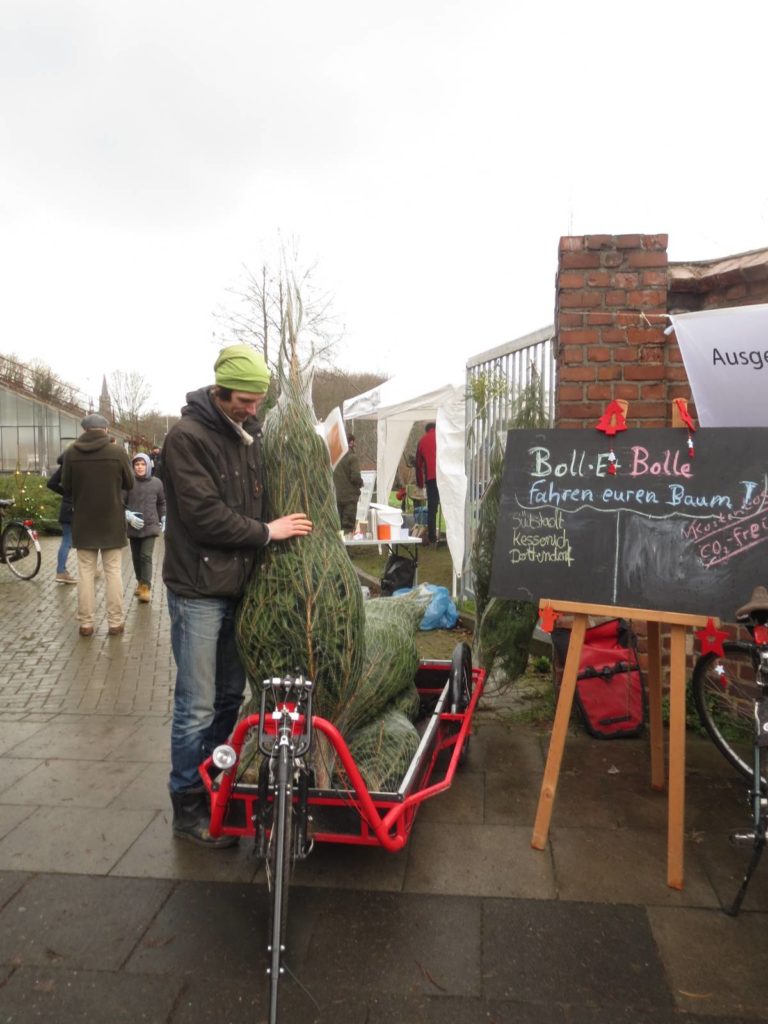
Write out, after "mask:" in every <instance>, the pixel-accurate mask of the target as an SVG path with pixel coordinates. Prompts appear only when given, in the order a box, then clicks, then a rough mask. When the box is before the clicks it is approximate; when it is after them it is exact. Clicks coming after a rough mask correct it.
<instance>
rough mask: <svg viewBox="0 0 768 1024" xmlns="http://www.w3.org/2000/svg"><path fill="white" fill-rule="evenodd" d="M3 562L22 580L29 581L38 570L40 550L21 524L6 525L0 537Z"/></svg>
mask: <svg viewBox="0 0 768 1024" xmlns="http://www.w3.org/2000/svg"><path fill="white" fill-rule="evenodd" d="M0 543H1V544H2V551H3V561H4V562H5V564H6V565H7V566H8V568H9V569H10V570H11V572H12V573H13V574H14V576H18V577H19V579H22V580H31V579H32V577H33V576H37V573H38V570H39V569H40V549H39V547H38V545H37V544H35V541H34V539H33V537H32V535H31V534H30V532H29V530H28V529H27V528H26V526H24V524H23V523H8V525H7V526H6V527H5V528H4V529H3V533H2V536H1V537H0Z"/></svg>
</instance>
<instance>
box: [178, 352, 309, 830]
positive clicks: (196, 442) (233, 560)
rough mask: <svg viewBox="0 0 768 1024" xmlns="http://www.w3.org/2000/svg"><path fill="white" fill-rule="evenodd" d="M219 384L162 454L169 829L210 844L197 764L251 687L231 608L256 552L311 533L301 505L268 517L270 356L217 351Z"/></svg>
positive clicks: (192, 397) (192, 409)
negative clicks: (169, 665) (171, 684)
mask: <svg viewBox="0 0 768 1024" xmlns="http://www.w3.org/2000/svg"><path fill="white" fill-rule="evenodd" d="M214 371H215V380H216V383H215V385H214V386H213V387H205V388H200V389H199V390H198V391H192V392H190V393H189V394H188V395H187V404H186V405H185V406H184V408H183V409H182V411H181V419H180V420H179V421H178V423H176V424H175V425H174V426H173V427H172V428H171V430H170V431H169V433H168V436H167V437H166V439H165V444H164V445H163V450H162V453H161V465H162V469H161V476H162V481H163V484H164V486H165V496H166V509H167V512H166V515H167V518H166V531H165V557H164V560H163V581H164V582H165V585H166V588H167V597H168V611H169V613H170V616H171V646H172V648H173V655H174V658H175V660H176V669H177V672H176V689H175V693H174V706H173V723H172V726H171V774H170V782H169V789H170V793H171V803H172V804H173V834H174V835H175V836H177V837H178V838H180V839H188V840H191V841H192V842H195V843H198V844H200V845H203V846H208V847H212V848H218V847H223V846H231V845H232V843H233V842H236V841H237V838H236V837H233V836H220V837H219V838H217V839H213V838H212V837H211V835H210V833H209V831H208V825H209V809H208V801H207V791H206V790H205V788H204V787H203V786H202V785H201V782H200V774H199V771H198V769H199V766H200V764H201V763H202V762H203V761H204V760H205V758H206V757H207V756H208V754H210V753H211V751H212V750H213V749H214V748H215V747H216V746H217V745H218V744H220V743H223V742H224V741H225V740H227V739H228V737H229V734H230V732H231V731H232V728H233V727H234V724H235V721H236V720H237V713H238V709H239V707H240V703H241V701H242V697H243V691H244V690H245V670H244V668H243V666H242V664H241V663H240V659H239V657H238V654H237V648H236V646H235V611H236V608H237V603H238V601H239V599H240V598H241V597H242V595H243V592H244V590H245V586H246V583H247V582H248V579H249V577H250V575H251V572H252V571H253V567H254V559H255V555H256V551H257V549H258V548H260V547H263V546H264V545H265V544H269V543H276V542H279V541H283V540H288V539H289V538H290V537H301V536H304V535H305V534H308V533H309V532H310V531H311V530H312V523H311V521H310V520H309V519H308V517H307V516H306V515H305V514H304V513H303V512H296V513H294V514H292V515H287V516H282V517H281V518H279V519H275V520H273V521H272V522H269V523H265V522H263V521H262V501H263V484H262V465H261V427H260V425H259V421H258V420H257V419H256V416H257V414H258V411H259V409H260V407H261V405H262V403H263V401H264V397H265V394H266V391H267V387H268V386H269V370H268V368H267V364H266V362H265V361H264V359H263V357H262V356H261V355H259V353H257V352H256V351H255V349H253V348H251V347H250V346H249V345H230V346H229V347H228V348H225V349H223V350H222V351H221V352H220V353H219V357H218V359H217V360H216V363H215V366H214Z"/></svg>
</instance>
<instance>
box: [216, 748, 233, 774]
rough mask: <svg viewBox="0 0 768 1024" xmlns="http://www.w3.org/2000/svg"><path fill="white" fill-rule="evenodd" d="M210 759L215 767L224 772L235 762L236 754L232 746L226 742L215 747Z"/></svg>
mask: <svg viewBox="0 0 768 1024" xmlns="http://www.w3.org/2000/svg"><path fill="white" fill-rule="evenodd" d="M212 759H213V763H214V764H215V765H216V767H217V768H220V769H221V770H222V771H223V772H225V771H226V770H227V769H228V768H231V767H232V765H233V764H235V763H236V761H237V754H236V753H235V751H234V748H233V747H230V745H229V744H228V743H222V744H221V746H220V747H216V749H215V750H214V752H213V754H212Z"/></svg>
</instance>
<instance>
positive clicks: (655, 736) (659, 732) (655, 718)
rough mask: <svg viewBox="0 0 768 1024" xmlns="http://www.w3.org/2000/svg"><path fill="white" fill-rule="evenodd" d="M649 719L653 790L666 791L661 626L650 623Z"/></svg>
mask: <svg viewBox="0 0 768 1024" xmlns="http://www.w3.org/2000/svg"><path fill="white" fill-rule="evenodd" d="M648 717H649V719H650V729H651V789H655V790H659V791H661V790H664V789H666V786H665V779H664V725H663V723H662V718H661V626H660V624H659V623H658V622H649V623H648Z"/></svg>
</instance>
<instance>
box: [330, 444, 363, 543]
mask: <svg viewBox="0 0 768 1024" xmlns="http://www.w3.org/2000/svg"><path fill="white" fill-rule="evenodd" d="M347 444H348V446H349V450H348V451H347V452H346V453H345V454H344V456H343V457H342V459H341V460H340V461H339V463H338V464H337V466H336V468H335V469H334V471H333V485H334V487H335V488H336V508H337V509H338V510H339V520H340V522H341V528H342V530H343V531H344V533H352V532H353V531H354V529H355V523H356V521H357V503H358V501H359V500H360V491H361V490H362V489H363V482H364V481H363V478H362V476H361V475H360V460H359V459H358V457H357V455H356V454H355V435H354V434H347Z"/></svg>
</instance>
